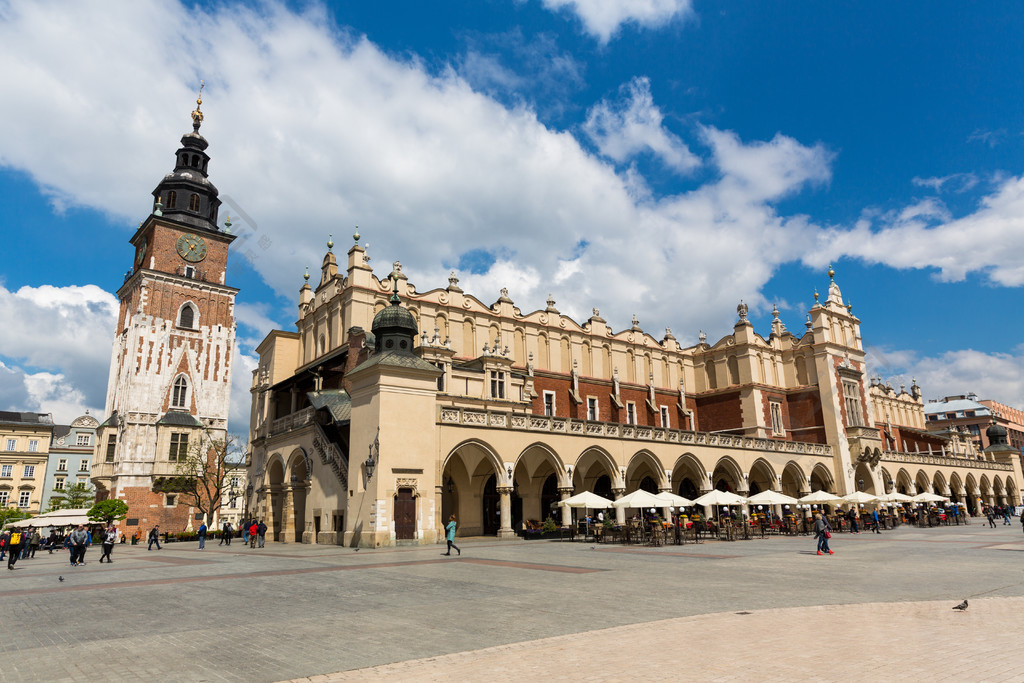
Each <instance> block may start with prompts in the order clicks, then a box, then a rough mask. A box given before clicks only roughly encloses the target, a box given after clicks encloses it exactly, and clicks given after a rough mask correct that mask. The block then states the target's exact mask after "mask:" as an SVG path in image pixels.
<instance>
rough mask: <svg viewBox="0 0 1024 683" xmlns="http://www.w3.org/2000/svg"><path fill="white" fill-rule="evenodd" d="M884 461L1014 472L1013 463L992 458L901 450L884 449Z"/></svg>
mask: <svg viewBox="0 0 1024 683" xmlns="http://www.w3.org/2000/svg"><path fill="white" fill-rule="evenodd" d="M882 462H905V463H912V464H915V465H945V466H947V467H949V466H953V467H970V468H976V469H983V470H1002V471H1004V472H1012V471H1013V465H1011V464H1009V463H1003V462H992V461H991V460H976V459H974V458H962V457H959V456H952V455H929V454H927V453H902V452H900V451H883V452H882Z"/></svg>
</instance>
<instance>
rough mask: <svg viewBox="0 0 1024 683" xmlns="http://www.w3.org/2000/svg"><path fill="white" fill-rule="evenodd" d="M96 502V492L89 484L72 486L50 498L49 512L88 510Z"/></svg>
mask: <svg viewBox="0 0 1024 683" xmlns="http://www.w3.org/2000/svg"><path fill="white" fill-rule="evenodd" d="M95 500H96V491H95V490H94V489H93V488H92V486H90V485H89V484H83V483H78V484H72V485H71V486H67V487H65V488H64V491H62V492H61V493H59V494H57V495H55V496H53V497H51V498H50V509H49V510H48V512H53V511H54V510H73V509H78V508H86V507H89V506H90V505H92V504H93V502H95Z"/></svg>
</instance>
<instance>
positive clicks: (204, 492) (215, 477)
mask: <svg viewBox="0 0 1024 683" xmlns="http://www.w3.org/2000/svg"><path fill="white" fill-rule="evenodd" d="M240 452H241V448H240V444H239V441H238V439H237V438H236V437H234V436H232V435H227V436H225V437H224V438H221V439H216V438H214V437H213V436H212V435H211V434H210V432H209V430H203V433H202V437H201V438H200V440H199V443H197V444H195V446H193V447H192V448H190V449H189V451H188V454H187V455H186V456H185V457H184V459H182V460H179V461H178V464H177V467H176V468H175V472H176V473H177V476H175V477H168V478H167V479H166V482H165V485H166V486H167V487H170V488H174V489H175V490H177V491H178V492H180V493H181V495H182V497H183V499H184V502H187V503H188V504H189V505H191V506H193V507H194V508H195V509H196V511H197V512H199V513H201V514H204V515H206V518H207V521H208V523H212V522H213V517H214V515H215V514H216V512H217V511H218V510H219V509H220V508H221V505H222V503H223V497H224V492H225V491H226V490H227V489H228V488H230V487H229V486H228V485H227V475H228V473H229V472H230V471H231V469H232V467H233V466H234V464H235V463H236V462H237V461H238V459H239V454H240Z"/></svg>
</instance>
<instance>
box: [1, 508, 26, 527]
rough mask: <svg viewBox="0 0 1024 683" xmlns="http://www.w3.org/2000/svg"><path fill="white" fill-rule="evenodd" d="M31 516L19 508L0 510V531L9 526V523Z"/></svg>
mask: <svg viewBox="0 0 1024 683" xmlns="http://www.w3.org/2000/svg"><path fill="white" fill-rule="evenodd" d="M31 516H32V515H31V514H29V513H28V512H25V511H24V510H21V509H20V508H15V507H10V508H0V529H2V528H3V527H5V526H6V525H8V524H10V523H11V522H17V521H18V520H20V519H27V518H29V517H31Z"/></svg>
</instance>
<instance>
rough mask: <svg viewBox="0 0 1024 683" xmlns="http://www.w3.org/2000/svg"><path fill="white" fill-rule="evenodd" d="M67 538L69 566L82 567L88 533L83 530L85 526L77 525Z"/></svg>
mask: <svg viewBox="0 0 1024 683" xmlns="http://www.w3.org/2000/svg"><path fill="white" fill-rule="evenodd" d="M68 538H69V539H70V543H71V566H72V567H77V566H79V565H84V564H85V548H86V545H87V544H88V543H89V533H88V532H87V531H86V530H85V525H83V524H79V525H78V528H77V529H75V530H74V531H72V532H71V533H70V534H69V535H68Z"/></svg>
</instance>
